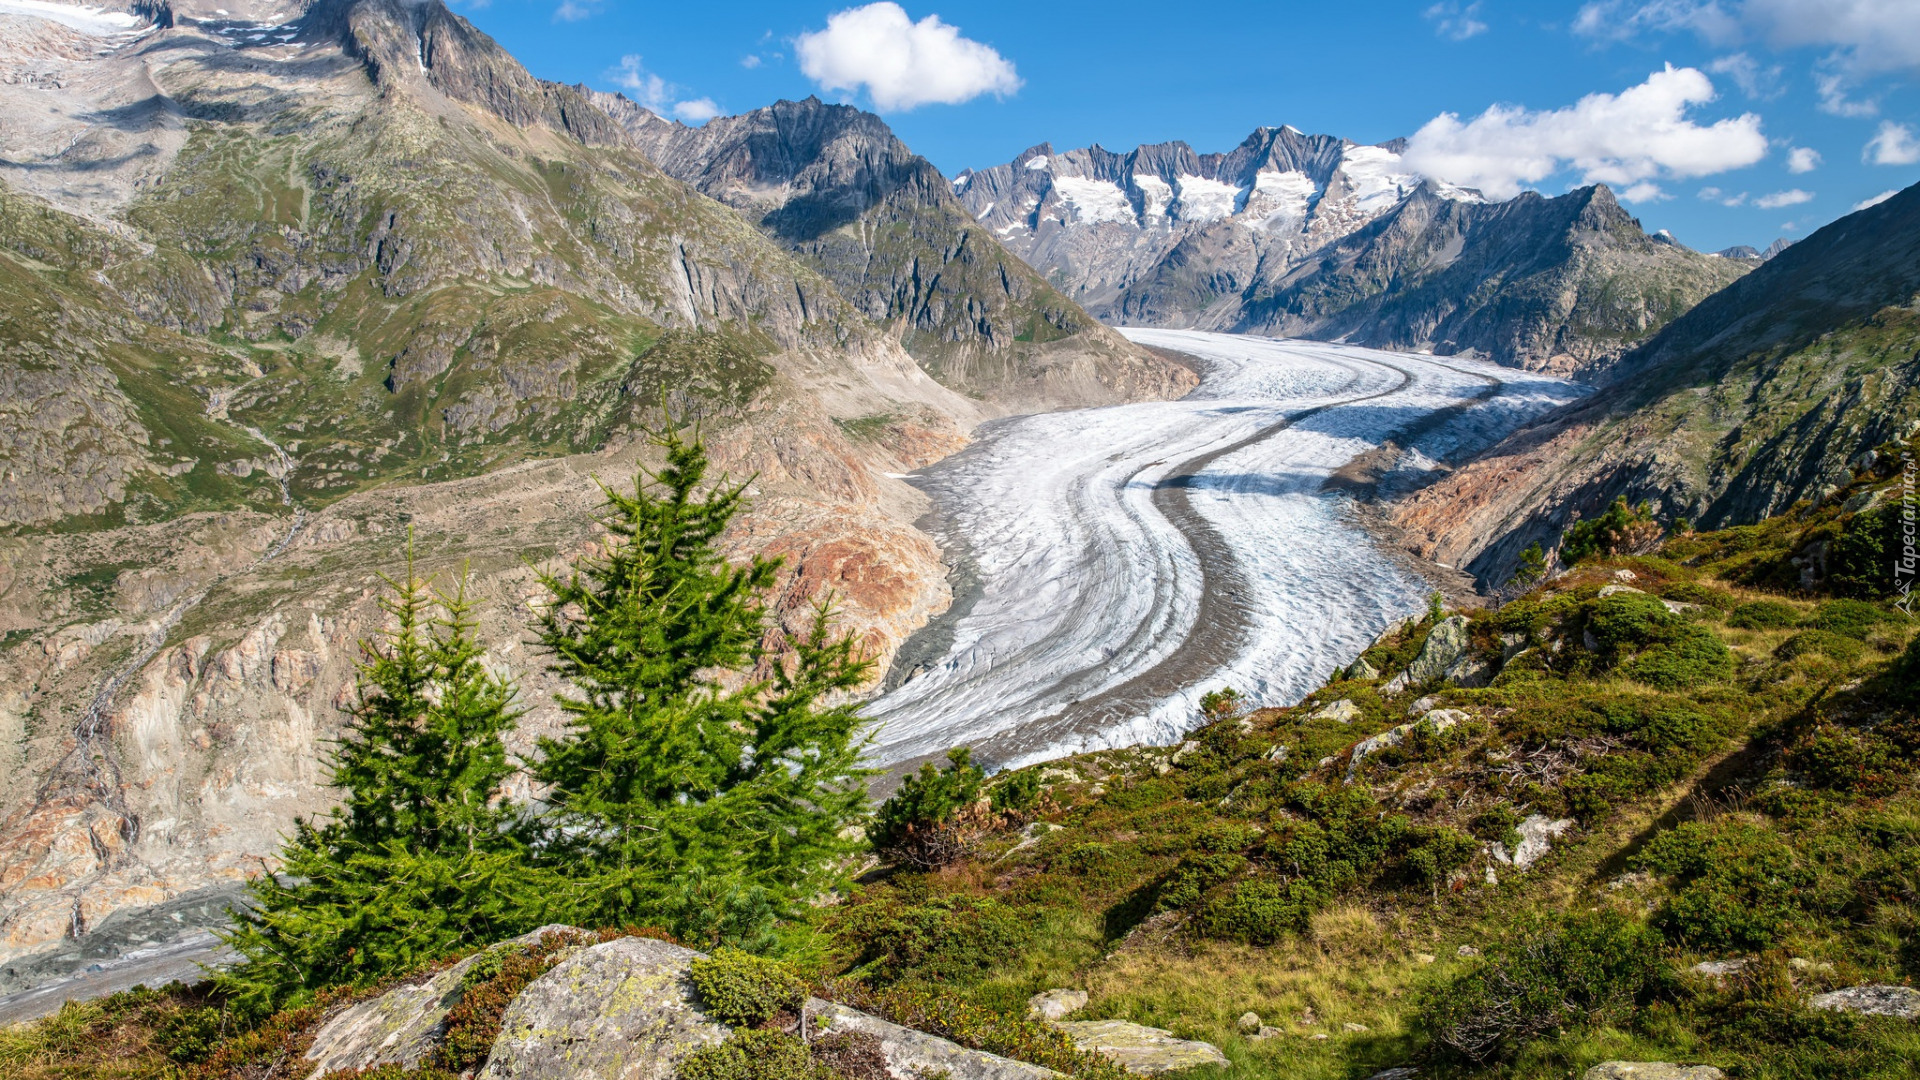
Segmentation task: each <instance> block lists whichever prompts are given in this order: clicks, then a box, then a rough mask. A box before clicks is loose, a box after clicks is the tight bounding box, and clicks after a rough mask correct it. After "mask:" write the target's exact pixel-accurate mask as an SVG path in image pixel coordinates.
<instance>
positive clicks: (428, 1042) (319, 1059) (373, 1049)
mask: <svg viewBox="0 0 1920 1080" xmlns="http://www.w3.org/2000/svg"><path fill="white" fill-rule="evenodd" d="M569 929H570V928H569V927H565V926H543V927H541V928H540V929H538V930H535V931H534V932H533V933H531V934H526V935H524V936H522V937H517V938H514V939H513V940H512V941H508V942H502V943H501V944H499V945H495V946H494V947H493V948H492V949H488V950H485V951H483V952H478V953H475V954H473V955H472V956H469V957H467V958H466V959H464V960H462V961H460V962H459V963H457V964H455V965H453V966H452V967H450V968H448V969H446V970H445V971H442V972H440V973H439V974H438V975H435V976H433V977H432V978H431V979H428V980H426V981H425V982H420V983H414V984H412V985H408V986H400V987H395V988H394V989H392V990H389V991H387V992H386V993H384V994H382V995H380V996H379V997H377V998H374V999H372V1000H370V1001H363V1002H361V1003H359V1004H358V1005H355V1006H353V1007H352V1008H350V1009H347V1010H345V1011H343V1012H341V1013H340V1014H339V1015H337V1016H335V1017H334V1018H333V1019H332V1020H329V1021H327V1023H326V1025H325V1026H324V1027H322V1028H321V1029H320V1030H319V1032H318V1033H317V1034H315V1035H314V1037H313V1045H312V1046H310V1047H309V1048H308V1049H307V1054H306V1058H307V1060H308V1061H311V1062H314V1063H315V1065H314V1070H313V1073H312V1080H318V1078H319V1077H320V1076H323V1075H325V1074H327V1073H330V1072H345V1071H352V1070H357V1069H370V1068H374V1067H377V1066H381V1065H397V1066H399V1067H401V1068H403V1069H411V1068H415V1067H417V1066H419V1065H421V1064H424V1063H425V1062H426V1060H427V1059H428V1057H429V1056H431V1055H432V1053H433V1051H434V1049H435V1048H437V1047H438V1046H439V1045H440V1041H441V1040H442V1039H443V1038H445V1037H446V1033H447V1014H448V1013H449V1012H451V1011H452V1010H453V1007H454V1006H455V1005H458V1004H459V1003H460V993H461V986H460V984H461V982H462V981H463V980H464V979H465V978H466V975H467V972H468V971H470V970H472V968H473V965H475V964H477V963H479V962H480V958H481V957H482V956H485V955H486V954H487V953H488V952H493V951H495V950H498V949H503V948H508V947H510V946H512V945H516V944H530V943H532V942H535V941H538V940H539V939H540V938H541V937H543V936H545V935H547V934H552V933H560V932H565V931H567V930H569Z"/></svg>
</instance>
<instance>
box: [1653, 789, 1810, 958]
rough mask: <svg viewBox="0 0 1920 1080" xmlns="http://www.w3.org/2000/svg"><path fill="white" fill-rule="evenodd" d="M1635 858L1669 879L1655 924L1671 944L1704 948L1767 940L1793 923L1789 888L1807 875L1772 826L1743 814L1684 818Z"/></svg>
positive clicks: (1758, 945)
mask: <svg viewBox="0 0 1920 1080" xmlns="http://www.w3.org/2000/svg"><path fill="white" fill-rule="evenodd" d="M1635 862H1636V864H1637V865H1638V866H1639V867H1641V868H1642V869H1645V870H1648V871H1651V872H1653V873H1655V874H1659V875H1662V876H1663V877H1665V878H1667V879H1668V881H1669V882H1670V883H1671V885H1672V887H1673V893H1672V895H1671V896H1670V897H1668V899H1667V901H1666V902H1665V903H1664V904H1663V905H1661V907H1660V909H1659V910H1658V911H1656V912H1655V913H1654V925H1656V926H1658V927H1659V928H1660V930H1661V932H1662V933H1663V934H1665V935H1666V937H1667V939H1668V940H1670V941H1672V942H1674V943H1675V944H1679V945H1685V946H1688V947H1690V948H1695V949H1701V950H1705V951H1716V952H1727V951H1732V950H1736V949H1765V948H1769V947H1771V946H1773V945H1774V944H1776V943H1777V942H1778V941H1779V939H1780V936H1781V935H1782V934H1783V933H1784V932H1785V931H1786V929H1787V928H1788V927H1789V926H1791V925H1792V923H1793V919H1794V915H1795V910H1796V907H1795V896H1796V893H1797V892H1798V890H1800V889H1802V888H1804V887H1806V886H1807V885H1809V884H1810V882H1811V875H1810V874H1809V873H1808V872H1807V871H1806V870H1805V869H1804V868H1803V867H1802V866H1801V865H1800V863H1799V860H1798V859H1797V858H1796V857H1795V853H1794V850H1793V848H1792V846H1790V845H1789V844H1787V843H1786V842H1785V841H1784V840H1783V839H1782V838H1781V837H1780V836H1779V834H1777V833H1776V832H1774V831H1773V830H1772V829H1770V828H1767V827H1765V826H1762V825H1756V824H1752V823H1748V822H1742V821H1733V820H1722V821H1717V822H1712V823H1708V822H1698V821H1691V822H1686V823H1684V824H1682V825H1679V826H1677V827H1675V828H1673V829H1670V830H1668V831H1666V832H1663V833H1660V834H1659V835H1657V836H1655V837H1654V838H1653V840H1652V842H1650V843H1649V844H1648V845H1647V846H1646V848H1645V849H1643V850H1642V851H1641V852H1640V854H1639V855H1638V856H1637V857H1636V859H1635Z"/></svg>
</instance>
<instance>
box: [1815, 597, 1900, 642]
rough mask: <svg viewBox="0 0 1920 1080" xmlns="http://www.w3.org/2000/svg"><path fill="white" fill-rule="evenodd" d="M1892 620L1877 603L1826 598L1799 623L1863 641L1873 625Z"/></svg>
mask: <svg viewBox="0 0 1920 1080" xmlns="http://www.w3.org/2000/svg"><path fill="white" fill-rule="evenodd" d="M1892 621H1893V616H1892V615H1890V614H1888V613H1887V612H1886V611H1885V610H1884V609H1883V608H1881V607H1880V606H1879V605H1878V604H1869V603H1867V602H1866V601H1865V600H1828V601H1827V602H1825V603H1823V604H1821V605H1820V606H1819V607H1817V608H1815V609H1814V611H1813V614H1812V615H1809V616H1807V620H1806V622H1804V623H1801V624H1800V625H1802V626H1805V627H1806V628H1808V629H1809V630H1825V631H1827V632H1828V633H1833V634H1839V635H1841V636H1842V637H1850V638H1856V639H1858V640H1861V641H1865V640H1866V639H1867V635H1868V634H1870V633H1872V632H1873V629H1874V628H1875V627H1877V626H1880V625H1881V624H1883V623H1889V622H1892Z"/></svg>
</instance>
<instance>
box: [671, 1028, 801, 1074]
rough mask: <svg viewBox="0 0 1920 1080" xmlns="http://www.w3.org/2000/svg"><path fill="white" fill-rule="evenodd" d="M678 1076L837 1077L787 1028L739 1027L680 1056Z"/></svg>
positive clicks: (677, 1069)
mask: <svg viewBox="0 0 1920 1080" xmlns="http://www.w3.org/2000/svg"><path fill="white" fill-rule="evenodd" d="M674 1077H675V1078H676V1080H834V1072H833V1069H832V1068H831V1067H829V1066H828V1065H827V1064H826V1063H825V1062H822V1061H816V1060H815V1059H814V1057H813V1055H812V1054H810V1053H808V1052H807V1044H806V1043H803V1042H801V1041H800V1040H799V1039H797V1038H795V1037H793V1036H792V1035H788V1034H787V1033H785V1032H783V1031H770V1030H769V1031H755V1030H745V1031H736V1032H734V1033H733V1035H732V1036H731V1037H729V1038H728V1039H727V1040H726V1041H724V1042H718V1043H712V1044H710V1045H707V1046H702V1047H700V1048H699V1049H698V1050H695V1051H694V1052H693V1053H691V1054H688V1055H687V1056H686V1057H684V1058H681V1059H680V1064H679V1065H678V1066H677V1067H676V1068H675V1069H674Z"/></svg>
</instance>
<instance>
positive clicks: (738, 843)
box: [534, 430, 871, 944]
mask: <svg viewBox="0 0 1920 1080" xmlns="http://www.w3.org/2000/svg"><path fill="white" fill-rule="evenodd" d="M656 442H657V444H658V445H659V446H660V447H661V448H662V449H663V450H664V451H665V455H666V464H665V466H664V467H663V468H662V469H661V470H660V471H659V472H657V473H648V472H642V473H641V474H640V475H639V476H638V477H636V478H635V481H634V487H633V491H632V493H631V494H628V493H625V492H621V491H616V490H613V489H611V488H605V489H603V490H604V491H605V494H606V499H607V502H606V514H605V516H604V517H603V518H602V523H603V524H604V525H605V527H606V529H607V534H608V535H607V540H606V543H605V546H604V551H603V552H602V553H600V554H597V555H593V556H589V557H587V558H585V559H582V560H581V561H580V562H579V563H578V564H577V565H575V566H574V567H573V568H572V569H571V570H570V571H568V572H567V573H566V574H565V575H564V576H563V575H560V574H546V575H543V577H542V581H543V583H544V584H545V586H546V587H547V589H548V590H549V591H550V592H551V594H552V597H551V602H550V603H549V605H548V607H547V608H546V610H545V612H544V614H543V615H542V616H541V617H540V618H539V620H538V622H537V624H536V632H537V633H538V635H539V638H540V641H541V643H542V644H543V645H544V646H545V647H546V649H547V650H548V652H549V653H550V654H551V656H552V658H553V659H552V667H553V670H554V671H555V672H556V673H558V674H559V675H560V676H561V677H562V678H563V679H564V680H565V682H566V684H567V685H568V686H569V687H570V689H569V690H568V691H566V692H563V693H561V694H560V695H559V696H558V700H559V704H560V707H561V709H562V710H564V712H565V713H566V715H567V716H568V718H569V719H570V720H571V721H572V724H573V727H572V729H571V730H570V731H569V732H568V733H567V734H566V735H564V736H562V737H559V738H549V739H545V740H543V741H542V743H541V745H540V750H541V759H540V761H539V762H538V764H537V765H536V766H535V769H534V772H535V775H536V777H537V778H538V779H540V780H541V781H543V782H545V783H547V784H548V785H551V794H550V795H549V796H548V803H549V806H550V808H551V809H550V812H549V813H548V814H546V815H544V816H543V817H542V819H541V821H540V823H539V833H538V836H537V839H536V840H535V843H536V846H537V847H538V849H539V851H540V852H541V857H542V858H543V859H544V860H548V861H550V862H552V863H553V864H554V865H555V866H556V867H564V868H565V873H566V875H567V876H568V877H569V878H571V879H573V888H574V893H573V898H572V902H573V904H574V905H575V910H574V912H573V915H572V917H573V920H574V921H575V922H578V923H581V924H584V925H596V926H617V925H649V926H661V927H665V928H667V929H669V930H671V931H672V932H673V933H674V934H676V935H677V936H679V937H680V938H682V939H683V940H686V941H691V942H704V943H717V942H723V941H724V942H728V943H735V944H752V943H754V942H756V941H757V940H758V936H759V935H762V934H764V933H765V931H766V929H767V927H768V926H769V925H770V924H771V923H772V921H773V920H774V919H776V918H778V917H780V916H782V915H785V914H788V913H790V912H792V911H793V910H795V908H796V907H797V906H798V905H799V904H800V903H801V902H803V901H804V900H806V899H807V898H809V897H811V896H813V895H815V894H817V893H818V892H819V891H820V890H822V889H824V888H826V887H829V886H830V885H832V884H834V883H836V880H837V875H838V871H837V870H836V869H835V863H836V860H838V859H839V858H840V857H841V856H843V855H846V854H849V853H850V852H851V851H852V850H853V849H854V846H855V844H854V842H853V841H851V840H849V839H847V838H844V837H843V836H842V835H841V834H842V832H843V830H845V827H846V826H847V825H848V824H849V823H851V822H852V821H853V820H854V819H855V818H857V817H858V815H859V814H860V813H862V812H863V810H864V808H865V804H866V789H865V783H864V780H865V777H866V776H867V775H868V773H867V770H864V769H862V768H861V767H860V753H861V750H862V747H863V745H864V744H863V743H862V742H860V741H859V740H858V738H857V734H856V733H857V730H858V728H859V725H860V722H861V721H860V718H859V716H858V714H857V713H856V711H855V709H854V708H853V706H852V705H850V704H846V703H844V702H838V703H836V702H837V699H838V698H839V697H840V696H841V695H843V694H844V692H845V691H849V690H852V689H854V688H856V687H858V686H859V685H860V684H861V683H862V682H863V681H864V680H865V678H866V676H867V674H868V672H869V670H870V666H871V665H870V663H869V662H868V661H866V660H864V659H862V658H860V657H859V656H858V655H857V654H856V653H855V651H854V645H853V642H852V640H851V639H850V638H846V637H840V638H834V637H833V636H832V635H831V634H830V633H829V631H828V621H829V612H828V610H827V608H826V607H825V606H821V607H818V608H816V609H815V612H814V619H813V622H812V625H811V627H810V629H809V631H808V632H807V633H806V634H805V635H804V636H802V637H801V638H799V639H798V640H795V641H792V642H790V643H789V647H790V650H791V654H792V655H791V656H790V657H789V658H787V660H786V662H784V663H781V664H773V665H771V668H772V674H771V675H770V676H769V677H766V678H754V677H752V676H751V673H752V672H754V671H756V670H759V669H761V668H764V667H767V666H769V665H767V664H766V663H765V661H766V660H767V659H768V654H767V651H766V647H767V643H768V622H767V615H766V611H765V608H764V606H763V604H762V597H763V596H764V594H765V593H766V591H767V590H768V589H769V588H771V587H772V585H773V583H774V578H775V573H776V570H777V567H778V563H777V562H776V561H774V560H768V559H763V558H759V557H755V558H754V559H753V560H751V561H750V562H748V563H746V564H745V565H739V566H736V565H731V564H729V563H727V562H726V561H725V560H724V559H722V558H721V557H720V555H719V553H718V551H717V550H716V548H715V546H714V545H715V542H716V541H717V540H718V538H719V537H720V535H721V533H722V532H723V531H724V530H725V529H726V527H727V524H728V522H729V521H731V520H732V519H733V517H734V516H735V515H736V514H737V513H739V511H740V510H741V508H742V507H743V505H744V502H743V500H744V497H745V489H746V486H745V485H744V484H730V483H727V482H726V481H725V480H724V479H723V480H722V481H720V482H719V483H717V484H714V485H708V484H707V483H706V473H707V468H708V461H707V455H706V450H705V447H704V446H703V445H702V444H701V442H700V440H699V437H698V435H697V433H696V434H695V436H694V437H693V439H692V440H691V441H688V440H683V439H682V438H681V437H680V436H679V435H678V434H677V433H675V432H673V431H671V430H669V431H668V432H666V433H664V434H662V435H659V436H656Z"/></svg>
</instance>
